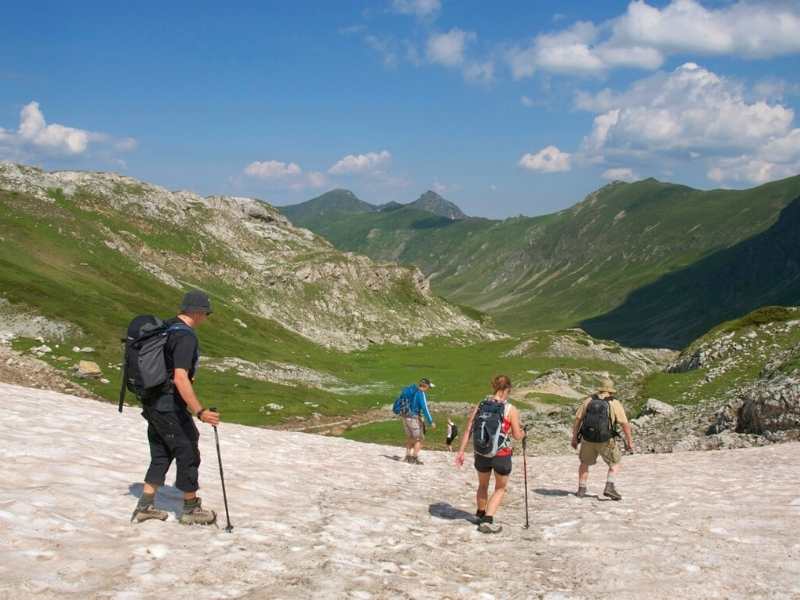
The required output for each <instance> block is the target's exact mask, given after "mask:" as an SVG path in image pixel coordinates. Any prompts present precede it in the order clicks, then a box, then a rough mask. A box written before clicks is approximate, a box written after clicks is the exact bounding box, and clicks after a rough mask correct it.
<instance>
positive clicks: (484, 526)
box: [478, 521, 503, 533]
mask: <svg viewBox="0 0 800 600" xmlns="http://www.w3.org/2000/svg"><path fill="white" fill-rule="evenodd" d="M478 531H480V532H481V533H500V532H501V531H503V526H502V525H499V524H497V523H489V521H483V522H481V524H480V525H478Z"/></svg>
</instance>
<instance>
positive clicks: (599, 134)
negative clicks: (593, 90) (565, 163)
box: [576, 63, 800, 183]
mask: <svg viewBox="0 0 800 600" xmlns="http://www.w3.org/2000/svg"><path fill="white" fill-rule="evenodd" d="M750 96H751V94H749V93H748V91H747V90H746V89H745V87H744V86H743V85H742V84H740V83H739V82H737V81H733V80H730V79H726V78H724V77H720V76H719V75H717V74H715V73H713V72H711V71H709V70H707V69H704V68H703V67H700V66H698V65H697V64H695V63H685V64H684V65H682V66H680V67H678V68H677V69H675V70H674V71H672V72H670V73H657V74H655V75H652V76H649V77H646V78H644V79H641V80H639V81H637V82H635V83H633V84H632V85H631V86H630V87H629V88H628V89H627V90H625V91H622V92H613V91H611V90H608V89H606V90H603V91H601V92H599V93H597V94H594V95H590V94H579V95H578V97H577V99H576V105H577V107H578V108H580V109H583V110H587V111H590V112H594V113H596V116H595V118H594V122H593V125H592V129H591V131H590V132H589V134H588V135H586V136H585V137H584V139H583V142H582V145H581V151H580V153H579V154H580V158H581V160H582V161H583V162H589V163H602V162H604V161H606V160H608V159H609V158H610V159H616V160H620V159H621V160H624V159H636V160H639V161H642V162H645V163H652V162H654V161H657V160H661V159H664V158H668V157H673V158H674V157H687V156H688V157H691V158H692V159H698V158H700V157H701V156H702V157H706V160H707V161H708V163H709V164H710V167H709V169H708V172H707V174H708V176H709V178H710V179H712V180H714V181H750V182H754V183H760V182H763V181H768V180H769V179H774V178H776V177H779V176H783V175H786V174H790V173H791V172H797V171H798V170H800V169H798V162H800V133H798V132H800V130H798V129H796V128H794V127H793V122H794V111H793V110H792V109H791V108H790V107H787V106H784V105H782V104H780V103H770V102H767V101H764V100H752V99H750Z"/></svg>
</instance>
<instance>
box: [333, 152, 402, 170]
mask: <svg viewBox="0 0 800 600" xmlns="http://www.w3.org/2000/svg"><path fill="white" fill-rule="evenodd" d="M391 159H392V155H391V153H390V152H389V151H388V150H382V151H380V152H367V153H366V154H348V155H347V156H345V157H344V158H342V159H341V160H339V161H338V162H337V163H336V164H335V165H333V166H332V167H331V168H330V169H328V173H330V174H331V175H352V174H359V173H369V172H376V171H379V170H380V169H381V167H383V166H384V165H385V164H387V163H388V162H389V161H390V160H391Z"/></svg>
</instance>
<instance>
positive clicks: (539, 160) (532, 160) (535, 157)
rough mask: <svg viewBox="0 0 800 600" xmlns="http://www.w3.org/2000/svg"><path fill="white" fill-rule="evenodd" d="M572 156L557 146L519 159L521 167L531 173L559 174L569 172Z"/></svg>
mask: <svg viewBox="0 0 800 600" xmlns="http://www.w3.org/2000/svg"><path fill="white" fill-rule="evenodd" d="M571 157H572V155H571V154H569V153H568V152H562V151H561V150H559V149H558V148H556V147H555V146H547V147H546V148H543V149H541V150H540V151H539V152H537V153H536V154H525V155H523V156H522V158H520V159H519V163H518V164H519V166H520V167H522V168H523V169H527V170H529V171H540V172H542V173H557V172H560V171H569V170H570V168H572V165H571Z"/></svg>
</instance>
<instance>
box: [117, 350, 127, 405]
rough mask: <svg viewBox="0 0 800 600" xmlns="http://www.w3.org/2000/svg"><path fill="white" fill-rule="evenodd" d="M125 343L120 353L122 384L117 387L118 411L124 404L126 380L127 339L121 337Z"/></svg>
mask: <svg viewBox="0 0 800 600" xmlns="http://www.w3.org/2000/svg"><path fill="white" fill-rule="evenodd" d="M122 341H123V342H124V343H125V350H124V351H123V353H122V384H121V385H120V387H119V412H122V406H123V405H124V404H125V392H126V388H125V386H126V384H127V382H128V340H127V338H122Z"/></svg>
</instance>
